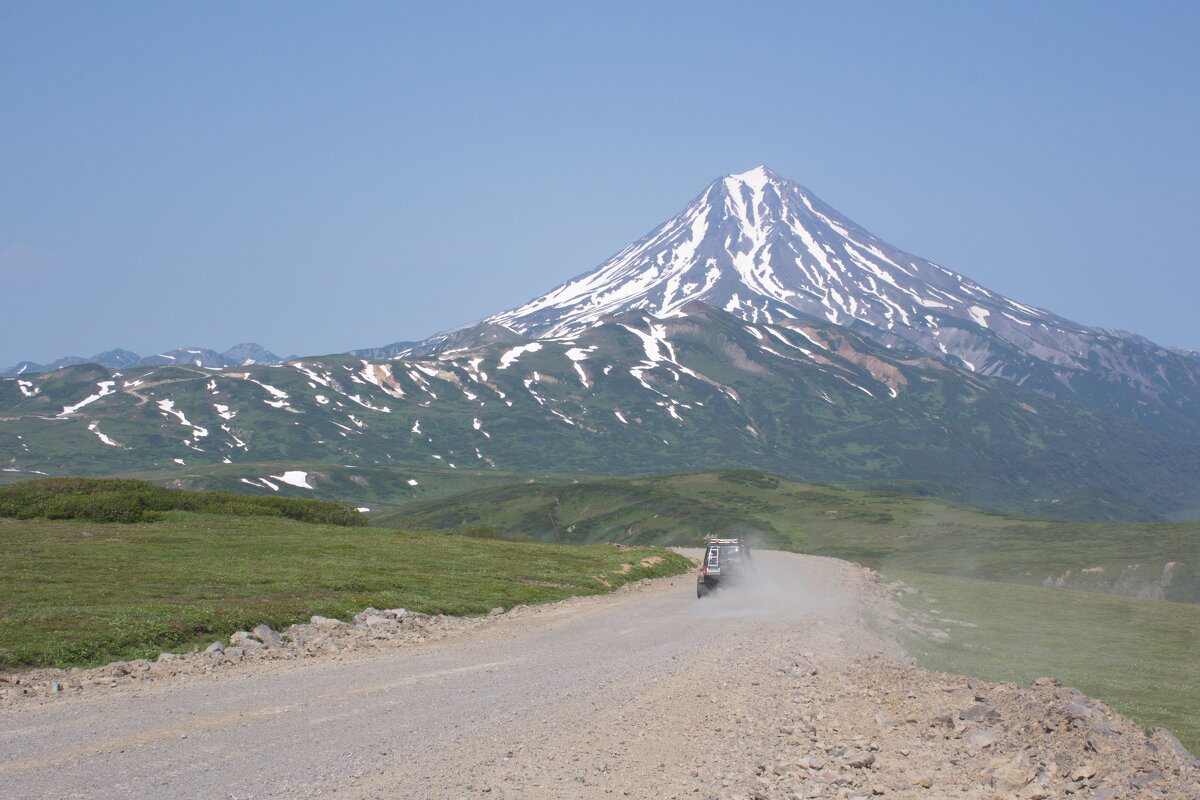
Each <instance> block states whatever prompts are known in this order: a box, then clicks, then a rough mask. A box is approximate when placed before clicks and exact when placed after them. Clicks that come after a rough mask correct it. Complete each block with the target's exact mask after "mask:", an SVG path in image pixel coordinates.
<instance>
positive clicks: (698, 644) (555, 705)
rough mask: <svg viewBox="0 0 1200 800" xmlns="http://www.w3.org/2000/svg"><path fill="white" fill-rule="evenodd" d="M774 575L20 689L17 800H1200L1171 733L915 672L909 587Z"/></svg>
mask: <svg viewBox="0 0 1200 800" xmlns="http://www.w3.org/2000/svg"><path fill="white" fill-rule="evenodd" d="M760 571H761V579H760V580H759V581H758V582H757V583H756V584H755V585H754V586H750V587H744V588H743V589H741V590H739V591H737V592H734V591H732V590H730V591H728V592H719V593H718V594H717V595H716V596H714V597H711V598H706V599H705V600H697V599H696V598H695V595H694V591H693V583H692V580H691V579H690V578H688V577H682V578H672V579H663V580H660V581H654V582H644V583H642V584H639V585H634V586H631V587H628V588H626V589H623V590H621V591H619V592H617V593H614V594H613V595H610V596H605V597H597V598H583V599H576V600H570V601H566V602H564V603H559V604H555V605H553V606H547V607H540V608H521V609H513V610H511V611H509V612H507V613H501V612H500V611H497V612H496V613H494V614H493V616H491V617H488V618H484V619H481V620H457V619H452V618H444V617H441V618H439V617H424V616H420V615H414V614H409V613H407V612H403V611H402V610H394V611H382V612H380V611H374V610H368V611H367V612H364V613H363V614H360V615H359V616H358V617H357V618H356V619H355V620H354V621H353V622H352V623H350V624H347V623H340V622H337V621H333V620H323V619H320V618H314V620H313V621H312V623H310V624H307V625H303V626H294V627H293V628H292V629H290V630H289V631H286V632H284V633H283V634H282V635H281V634H278V633H276V632H274V631H270V630H269V629H260V630H256V631H252V632H242V633H241V634H237V635H235V636H234V637H233V641H231V642H230V643H229V644H227V645H224V644H223V645H220V646H216V647H212V648H210V649H209V651H207V652H201V653H195V654H191V655H188V656H186V657H175V658H165V659H163V660H160V661H158V662H155V663H150V662H130V663H127V664H121V665H110V666H108V667H104V668H101V669H99V670H87V671H69V672H65V673H64V672H61V671H40V672H38V673H27V674H25V675H23V676H20V677H19V679H18V678H16V677H14V676H11V675H10V676H7V678H6V681H7V683H5V684H0V686H3V687H5V688H4V692H5V699H4V700H3V703H2V704H0V784H4V783H7V786H8V787H9V788H8V790H7V792H8V795H9V796H12V797H14V798H15V797H69V796H81V797H126V796H128V797H134V796H137V797H179V796H189V797H239V798H251V797H255V798H264V797H313V796H322V797H339V798H360V799H362V798H445V797H472V798H514V799H515V798H530V797H532V798H576V797H578V798H601V797H643V798H648V797H653V798H658V797H662V798H717V799H718V800H734V799H735V798H736V799H737V800H746V799H747V798H756V799H765V798H769V799H770V800H775V799H776V798H779V799H781V800H782V799H783V798H787V799H788V800H791V798H839V799H845V798H876V797H884V798H981V799H982V798H987V799H988V800H992V799H993V798H1006V799H1007V798H1013V799H1014V800H1016V799H1022V800H1034V799H1035V798H1074V797H1078V798H1094V799H1097V800H1107V799H1110V798H1111V799H1115V798H1198V799H1200V765H1198V764H1197V762H1196V761H1195V760H1193V759H1192V758H1191V757H1190V755H1188V754H1187V753H1186V751H1184V750H1183V748H1182V747H1180V746H1179V744H1178V742H1177V741H1176V740H1174V738H1173V737H1172V736H1171V735H1170V734H1169V733H1167V732H1165V731H1154V732H1150V733H1149V734H1148V733H1147V732H1146V731H1144V730H1143V729H1142V728H1141V727H1139V726H1138V725H1136V724H1134V723H1132V722H1130V721H1129V720H1127V719H1125V718H1123V717H1122V716H1120V715H1119V714H1117V713H1115V712H1114V711H1112V710H1111V709H1110V708H1108V707H1107V706H1105V705H1104V704H1103V703H1101V702H1098V701H1096V700H1094V699H1091V698H1088V697H1085V696H1084V695H1082V694H1081V693H1079V692H1078V691H1076V690H1074V689H1071V688H1069V687H1064V686H1060V685H1059V684H1058V683H1056V682H1055V681H1054V680H1053V679H1051V678H1043V679H1039V680H1038V681H1035V682H1034V684H1033V685H1032V686H1017V685H1014V684H991V683H985V682H982V681H977V680H973V679H969V678H964V677H960V676H954V675H947V674H943V673H934V672H929V671H927V670H923V669H920V668H917V667H914V666H913V665H912V664H911V662H910V660H909V659H908V658H907V657H906V656H905V655H904V653H903V651H902V650H901V648H900V647H899V645H898V639H899V637H900V635H901V634H902V632H903V631H904V630H905V628H906V627H907V625H908V624H909V623H908V622H907V621H906V620H903V619H902V618H901V617H900V616H899V613H898V611H897V607H896V605H895V603H894V602H893V595H894V594H895V593H896V592H898V591H902V590H903V587H900V586H897V585H892V586H885V585H882V584H880V583H879V582H878V580H877V579H876V576H874V575H873V574H872V573H870V571H868V570H865V569H863V568H861V567H858V566H856V565H853V564H848V563H846V562H841V561H836V560H833V559H819V558H811V557H803V556H795V555H791V554H767V553H763V554H761V556H760ZM16 680H19V681H20V682H19V683H18V682H15V681H16ZM176 713H177V718H176V717H174V716H172V714H176ZM168 718H169V719H168ZM81 720H85V721H86V723H85V724H81ZM93 728H94V730H93ZM189 737H191V738H189ZM164 765H170V766H169V767H167V766H164Z"/></svg>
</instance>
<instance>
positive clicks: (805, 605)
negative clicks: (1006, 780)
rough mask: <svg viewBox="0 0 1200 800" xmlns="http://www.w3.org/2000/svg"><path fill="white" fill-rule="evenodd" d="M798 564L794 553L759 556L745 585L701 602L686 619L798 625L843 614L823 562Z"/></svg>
mask: <svg viewBox="0 0 1200 800" xmlns="http://www.w3.org/2000/svg"><path fill="white" fill-rule="evenodd" d="M799 561H800V559H798V558H797V557H796V556H795V555H794V554H792V553H784V552H779V551H773V550H758V551H756V552H755V553H754V568H753V570H752V571H751V573H750V575H748V576H747V578H746V579H745V580H744V581H742V582H739V583H736V584H734V585H731V586H723V587H722V588H720V589H717V590H716V591H715V592H712V593H711V594H709V595H708V596H707V597H704V598H699V599H697V600H696V601H695V602H694V603H692V604H690V605H689V606H688V607H687V608H686V609H685V610H684V612H683V613H685V614H687V615H688V616H693V617H700V618H702V619H719V618H725V617H745V618H748V619H776V620H800V619H805V618H812V617H814V616H817V615H822V616H823V615H828V614H830V613H831V612H834V611H837V610H840V609H841V607H842V606H844V604H845V594H844V593H843V592H838V591H837V587H836V585H835V584H836V578H835V577H834V576H835V575H836V573H835V572H834V571H831V570H825V569H821V564H820V563H819V561H816V562H814V561H812V560H805V561H803V562H801V563H797V562H799Z"/></svg>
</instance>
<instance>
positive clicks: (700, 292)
mask: <svg viewBox="0 0 1200 800" xmlns="http://www.w3.org/2000/svg"><path fill="white" fill-rule="evenodd" d="M697 301H698V302H702V303H706V304H708V305H712V306H715V307H717V308H720V309H724V310H725V311H728V312H730V313H732V314H735V315H737V316H739V317H742V318H743V319H745V320H747V321H749V322H768V323H770V322H776V321H780V320H784V319H787V318H791V317H798V316H808V317H816V318H817V319H823V320H826V321H828V322H831V323H833V324H835V325H854V326H856V327H859V328H861V329H862V330H864V331H869V332H870V335H872V336H873V337H874V338H875V339H876V340H877V341H879V342H881V343H883V344H885V345H888V346H903V347H915V348H916V349H919V350H924V351H926V352H930V353H934V354H937V355H938V356H939V357H942V358H944V359H946V360H949V361H951V362H952V363H955V364H959V363H961V364H964V365H966V367H967V368H968V369H970V370H972V371H977V372H982V373H985V374H999V373H1001V372H1002V371H1003V370H1004V366H1003V363H1002V360H1001V359H998V358H994V357H993V353H994V348H995V347H997V346H1000V347H1001V348H1004V347H1011V346H1013V345H1015V346H1016V348H1017V349H1019V350H1023V351H1026V352H1030V353H1037V354H1038V355H1037V356H1036V357H1037V358H1038V359H1040V360H1046V361H1049V362H1051V363H1054V364H1057V365H1059V366H1065V365H1069V364H1076V365H1078V358H1079V353H1082V352H1085V351H1086V349H1087V347H1086V342H1084V341H1083V339H1087V337H1089V336H1090V335H1091V331H1090V329H1088V328H1084V327H1083V326H1080V325H1077V324H1075V323H1072V322H1070V321H1068V320H1065V319H1062V318H1060V317H1056V316H1055V315H1053V314H1049V313H1047V312H1045V311H1042V310H1041V309H1037V308H1032V307H1030V306H1027V305H1024V304H1021V303H1017V302H1015V301H1013V300H1009V299H1008V298H1006V297H1003V296H1001V295H999V294H996V293H994V292H991V291H989V290H987V289H985V288H984V287H982V286H979V285H978V284H976V283H974V282H973V281H971V280H970V279H968V278H966V277H964V276H962V275H959V274H956V273H954V272H951V271H950V270H948V269H945V268H943V267H941V266H938V265H937V264H934V263H931V262H929V261H926V260H925V259H922V258H918V257H916V256H913V255H910V254H908V253H906V252H904V251H902V250H900V249H898V248H896V247H893V246H892V245H890V244H888V243H887V242H885V241H883V240H882V239H879V238H878V237H876V236H874V235H872V234H871V233H870V232H868V231H867V230H865V229H864V228H862V227H861V226H859V225H857V224H856V223H854V222H853V221H852V220H850V219H848V218H847V217H845V216H844V215H842V214H840V213H839V212H837V211H836V210H835V209H833V208H831V207H830V206H828V205H826V204H825V203H823V202H822V201H821V200H820V199H819V198H818V197H817V196H816V195H815V194H813V193H812V192H811V191H809V190H808V189H806V188H804V187H803V186H801V185H800V184H798V183H795V182H793V181H790V180H788V179H786V178H784V177H782V176H780V175H779V174H778V173H776V172H775V171H773V170H772V169H770V168H769V167H767V166H766V165H765V164H760V165H758V166H756V167H753V168H751V169H749V170H746V171H745V172H736V173H731V174H729V175H726V176H724V177H722V178H718V179H717V180H715V181H713V182H712V183H711V184H709V186H708V187H707V188H706V189H705V190H704V192H702V193H701V194H700V195H699V196H698V197H696V198H695V199H694V200H693V201H692V202H691V203H689V204H688V205H687V207H686V208H684V209H683V210H682V211H681V212H680V213H679V214H678V215H676V216H675V217H673V218H672V219H669V220H667V221H666V222H664V223H663V224H662V225H659V226H658V227H657V228H655V229H654V230H653V231H651V232H650V233H648V234H647V235H646V236H644V237H643V238H642V239H640V240H638V241H637V242H634V243H633V244H631V245H629V246H628V247H626V248H625V249H623V250H621V251H620V252H618V253H617V254H616V255H614V256H613V257H612V258H610V259H609V260H608V261H606V262H605V263H603V264H601V265H600V266H598V267H596V268H595V269H594V270H592V271H591V272H588V273H585V274H583V275H580V276H579V277H577V278H575V279H573V280H571V281H568V282H567V283H564V284H562V285H561V286H559V287H557V288H555V289H553V290H551V291H550V292H549V293H547V294H545V295H543V296H541V297H539V298H535V299H534V300H531V301H530V302H528V303H526V304H525V305H523V306H521V307H519V308H514V309H510V310H508V311H504V312H501V313H499V314H494V315H492V316H491V317H488V318H487V319H486V320H485V321H486V322H492V323H497V324H500V325H504V326H507V327H508V328H510V329H512V330H514V331H516V332H518V333H520V334H522V335H524V336H529V337H532V338H541V337H547V336H549V337H553V336H569V335H574V334H575V333H576V332H578V331H580V330H582V329H586V328H588V327H591V326H593V325H596V324H598V323H599V322H600V320H602V319H604V318H606V317H608V316H610V315H612V314H616V313H620V312H622V311H627V310H642V311H646V312H648V313H650V314H654V315H656V316H660V317H665V316H672V315H675V314H677V313H679V311H680V309H682V308H683V307H684V306H685V305H687V304H688V303H692V302H697ZM1080 336H1082V337H1083V339H1077V338H1076V337H1080ZM1048 342H1053V343H1054V344H1053V345H1047V343H1048ZM1000 343H1002V344H1000ZM1014 379H1015V378H1014Z"/></svg>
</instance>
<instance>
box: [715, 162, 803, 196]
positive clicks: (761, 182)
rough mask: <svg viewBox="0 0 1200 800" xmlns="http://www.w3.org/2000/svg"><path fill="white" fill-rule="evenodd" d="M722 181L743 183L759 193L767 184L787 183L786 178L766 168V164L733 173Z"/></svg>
mask: <svg viewBox="0 0 1200 800" xmlns="http://www.w3.org/2000/svg"><path fill="white" fill-rule="evenodd" d="M723 180H724V181H726V182H728V181H734V182H736V183H744V184H746V185H747V186H752V187H754V188H755V189H757V190H759V191H761V190H762V188H763V187H764V186H766V185H767V184H768V183H788V182H789V181H788V180H787V179H786V178H783V177H781V176H780V175H779V173H777V172H775V170H773V169H771V168H770V167H768V166H767V165H766V164H759V165H758V166H757V167H754V168H753V169H748V170H746V171H745V172H735V173H733V174H732V175H726V176H725V177H724V178H723Z"/></svg>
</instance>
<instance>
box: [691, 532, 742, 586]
mask: <svg viewBox="0 0 1200 800" xmlns="http://www.w3.org/2000/svg"><path fill="white" fill-rule="evenodd" d="M751 566H753V564H752V562H751V559H750V546H749V545H748V544H746V540H745V539H708V540H707V542H706V543H705V547H704V559H703V561H701V562H700V574H699V575H697V576H696V597H705V596H707V595H708V594H709V592H713V591H716V589H717V588H718V587H721V586H729V585H731V584H736V583H737V582H739V581H741V580H743V579H744V578H746V576H747V575H748V574H749V572H750V568H751Z"/></svg>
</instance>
